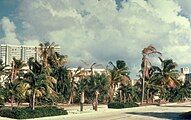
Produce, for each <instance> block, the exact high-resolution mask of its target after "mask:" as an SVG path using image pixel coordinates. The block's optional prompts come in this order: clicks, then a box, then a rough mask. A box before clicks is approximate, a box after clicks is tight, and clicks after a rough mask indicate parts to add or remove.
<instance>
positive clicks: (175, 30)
mask: <svg viewBox="0 0 191 120" xmlns="http://www.w3.org/2000/svg"><path fill="white" fill-rule="evenodd" d="M119 1H121V3H120V4H119ZM125 1H126V0H116V2H115V1H114V0H100V1H99V2H98V1H97V0H57V1H53V0H0V43H9V44H13V43H14V44H27V45H38V44H39V43H40V42H44V41H50V42H53V41H54V42H56V43H57V44H59V45H60V46H61V48H62V53H63V54H68V55H69V60H70V61H69V64H70V65H73V66H74V65H81V64H83V63H82V62H81V60H85V61H88V62H89V63H93V62H97V63H101V64H103V65H106V64H107V63H108V62H109V61H116V60H117V59H123V60H125V61H126V62H127V64H128V65H129V66H130V69H131V71H132V72H134V73H136V72H138V70H139V69H140V61H141V50H142V49H143V48H144V47H146V46H148V45H149V44H153V45H154V46H155V47H156V48H157V49H158V50H159V51H161V52H162V53H163V58H164V59H166V58H172V59H174V60H175V61H176V62H177V63H178V64H179V66H186V65H190V64H191V62H190V59H191V52H190V51H191V27H190V18H191V0H127V1H128V2H125ZM116 3H117V4H116ZM117 6H122V9H120V10H116V8H117ZM157 61H158V60H156V59H154V58H152V62H153V63H156V64H158V63H157Z"/></svg>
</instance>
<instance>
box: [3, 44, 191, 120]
mask: <svg viewBox="0 0 191 120" xmlns="http://www.w3.org/2000/svg"><path fill="white" fill-rule="evenodd" d="M56 46H57V45H56V44H55V43H51V44H50V43H48V42H47V43H41V44H40V45H39V54H40V55H39V56H40V60H36V59H35V58H33V57H31V58H29V59H28V61H27V62H24V61H22V60H21V59H16V58H13V61H12V64H11V66H10V67H11V69H7V66H6V65H4V64H3V61H2V60H0V77H1V79H2V82H1V85H0V105H1V107H2V108H1V109H2V110H1V112H0V115H1V116H8V115H7V114H10V116H13V114H14V115H16V114H17V113H18V114H20V113H21V112H18V111H25V110H26V111H30V112H31V111H36V112H34V114H37V113H38V112H39V109H40V108H39V107H40V106H47V105H48V106H57V105H58V103H62V104H67V105H71V104H80V111H84V109H83V106H84V104H91V105H92V108H93V110H95V111H97V110H98V104H108V107H109V108H126V107H136V106H138V104H140V105H142V104H153V103H156V99H155V98H156V96H158V98H159V100H158V101H157V102H158V103H159V104H160V103H162V102H176V101H185V100H186V98H188V97H190V94H191V87H190V85H191V82H190V81H185V83H184V82H183V81H181V80H180V79H179V75H180V73H179V72H178V71H177V63H176V62H174V60H173V59H163V58H162V54H161V53H160V52H159V51H157V49H156V48H155V47H154V46H153V45H149V46H148V47H146V48H144V49H143V50H142V60H141V61H142V64H141V70H140V72H139V73H140V74H139V78H138V80H135V84H132V79H131V78H130V69H129V67H128V65H127V63H126V62H125V61H124V60H117V61H116V62H115V63H114V62H111V61H110V62H109V63H108V65H107V66H106V68H105V70H104V71H102V72H101V73H97V72H95V71H94V67H96V65H98V64H97V63H95V62H94V63H93V64H91V65H90V66H89V68H86V69H85V68H82V67H80V66H79V67H78V68H77V69H75V70H72V69H70V68H69V67H68V64H67V63H68V56H67V55H61V54H60V53H58V52H55V49H54V48H55V47H56ZM153 54H154V56H151V55H153ZM151 57H155V58H157V59H158V63H160V64H161V65H160V64H155V63H152V62H151V60H150V59H151ZM25 67H28V69H25ZM6 103H10V104H11V107H10V108H7V107H6V106H4V105H5V104H6ZM22 103H28V104H29V105H28V107H27V108H26V109H25V108H22V109H20V106H22ZM15 104H16V105H15ZM15 107H16V108H15ZM11 109H12V110H11ZM42 109H43V108H42ZM46 109H48V108H46ZM51 109H52V108H51ZM55 109H56V108H55ZM7 111H8V112H9V113H8V112H7ZM58 113H59V114H62V111H61V112H58ZM65 113H67V112H63V114H65ZM5 114H6V115H5ZM26 114H28V113H26ZM50 114H51V113H50ZM54 115H55V114H54ZM21 116H22V115H21ZM26 116H27V115H26ZM26 116H23V117H22V119H25V118H31V116H29V117H26ZM45 116H46V115H45ZM37 117H41V115H39V116H37ZM13 118H16V117H13Z"/></svg>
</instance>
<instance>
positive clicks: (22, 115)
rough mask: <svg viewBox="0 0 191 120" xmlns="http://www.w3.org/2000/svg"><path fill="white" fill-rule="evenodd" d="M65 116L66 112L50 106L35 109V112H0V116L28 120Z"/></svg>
mask: <svg viewBox="0 0 191 120" xmlns="http://www.w3.org/2000/svg"><path fill="white" fill-rule="evenodd" d="M67 114H68V112H67V111H66V110H64V109H59V108H57V107H52V106H47V107H37V108H36V109H35V110H32V109H31V108H13V110H11V109H7V108H6V109H2V110H1V111H0V116H2V117H9V118H15V119H29V118H38V117H47V116H57V115H67Z"/></svg>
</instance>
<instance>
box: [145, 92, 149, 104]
mask: <svg viewBox="0 0 191 120" xmlns="http://www.w3.org/2000/svg"><path fill="white" fill-rule="evenodd" d="M146 103H147V104H148V103H149V89H148V90H147V101H146Z"/></svg>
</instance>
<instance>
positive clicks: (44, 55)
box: [39, 42, 57, 69]
mask: <svg viewBox="0 0 191 120" xmlns="http://www.w3.org/2000/svg"><path fill="white" fill-rule="evenodd" d="M56 46H57V45H55V43H54V42H53V43H51V44H50V43H49V42H46V43H44V44H43V43H40V44H39V52H40V57H41V62H42V64H43V67H44V68H46V69H47V68H48V57H49V56H55V51H54V48H55V47H56Z"/></svg>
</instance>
